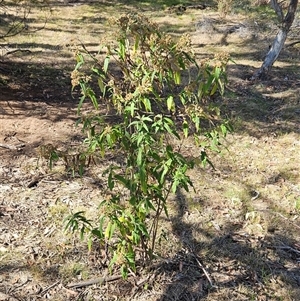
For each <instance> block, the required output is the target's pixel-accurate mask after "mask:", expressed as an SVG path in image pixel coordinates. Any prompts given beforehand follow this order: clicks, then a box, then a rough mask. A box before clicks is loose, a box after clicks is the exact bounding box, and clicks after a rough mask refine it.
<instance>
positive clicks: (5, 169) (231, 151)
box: [0, 1, 300, 301]
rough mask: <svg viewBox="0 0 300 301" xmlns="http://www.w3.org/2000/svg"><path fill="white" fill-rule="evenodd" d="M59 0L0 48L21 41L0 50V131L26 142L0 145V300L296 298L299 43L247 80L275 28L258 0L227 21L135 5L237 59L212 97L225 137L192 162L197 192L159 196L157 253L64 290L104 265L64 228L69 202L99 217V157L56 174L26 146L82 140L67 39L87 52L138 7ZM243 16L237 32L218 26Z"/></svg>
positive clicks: (202, 48) (299, 280)
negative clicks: (202, 159)
mask: <svg viewBox="0 0 300 301" xmlns="http://www.w3.org/2000/svg"><path fill="white" fill-rule="evenodd" d="M58 4H59V3H58V2H57V3H56V4H55V3H54V1H53V5H52V9H51V15H50V17H49V20H48V23H47V25H46V28H45V29H44V30H42V31H37V32H33V31H31V29H34V28H35V27H37V26H40V25H41V24H42V22H41V21H40V19H39V20H37V21H36V22H33V23H30V24H29V32H24V33H23V34H22V35H19V36H16V37H12V38H10V39H8V40H7V41H6V42H5V44H6V46H5V48H2V50H3V53H5V52H7V51H13V50H16V48H18V47H19V48H21V49H23V50H24V49H25V48H26V49H28V50H30V52H15V53H14V54H10V55H7V56H4V57H2V60H3V61H4V62H5V64H4V65H3V66H4V67H5V68H4V69H5V71H3V70H4V69H3V68H1V69H0V76H1V77H0V79H1V80H0V85H1V86H0V88H3V91H4V92H3V96H1V95H0V105H1V108H0V109H1V114H2V116H3V119H1V120H0V126H1V132H2V134H1V139H3V141H4V142H5V143H8V142H14V141H15V140H14V139H15V138H14V137H18V139H25V140H26V142H27V146H26V147H25V149H24V150H21V151H16V152H7V151H6V150H5V149H1V150H0V151H1V155H2V158H1V166H0V177H1V185H0V191H1V198H0V213H1V216H0V242H1V244H0V262H1V264H0V271H1V274H0V300H1V297H2V296H4V294H5V296H11V297H13V296H14V297H15V300H16V299H18V300H44V299H47V298H52V300H149V301H150V300H155V301H167V300H207V301H212V300H283V301H291V300H298V299H299V296H300V289H299V285H300V272H299V258H300V223H299V219H300V155H299V154H300V142H299V141H300V140H299V135H300V127H299V124H300V122H299V121H300V118H299V116H300V115H299V114H300V108H299V83H298V81H299V80H298V79H299V75H300V74H299V59H298V48H297V47H295V48H286V49H284V51H283V53H282V54H281V56H280V58H279V60H278V62H276V63H275V66H274V68H273V71H272V74H271V75H270V77H269V78H268V79H267V80H265V81H262V82H249V81H248V80H247V79H248V78H249V77H250V75H251V73H252V72H253V71H254V70H255V68H257V67H259V66H260V63H261V62H260V59H261V58H262V57H263V55H264V53H265V51H266V49H267V45H268V43H269V41H268V40H271V39H270V38H268V40H266V37H269V35H270V32H271V33H272V34H273V28H271V27H270V28H267V27H265V28H263V27H261V26H259V27H256V25H254V23H253V22H254V21H255V22H256V21H257V22H259V23H263V21H262V19H259V17H260V16H261V14H262V13H263V12H262V8H259V10H257V11H256V10H255V9H254V6H250V8H251V18H250V19H249V18H248V17H247V15H241V14H240V15H239V14H238V13H239V11H238V10H237V9H235V10H233V13H234V14H232V15H230V17H228V16H227V18H226V19H225V20H224V19H220V17H219V15H218V13H217V11H216V7H215V8H211V9H208V10H204V11H197V10H187V11H186V13H184V14H182V15H178V14H176V13H169V12H167V11H164V10H162V9H161V8H159V9H158V7H155V8H153V7H152V6H151V5H147V3H144V4H143V5H142V6H141V9H142V10H143V13H145V14H146V15H147V16H150V17H152V18H155V20H156V21H157V22H158V23H160V24H161V26H162V27H163V28H164V29H165V30H168V31H170V32H171V33H172V34H174V35H175V36H176V35H180V34H182V33H183V32H189V33H190V34H191V37H192V40H193V45H194V47H195V51H196V53H197V55H198V57H199V58H201V57H204V56H206V55H209V56H210V55H212V54H213V53H214V52H215V51H220V52H221V51H228V52H230V53H231V55H232V58H233V60H234V61H235V63H234V64H231V65H230V67H229V85H228V90H227V92H226V94H225V96H224V98H223V99H222V107H223V109H224V112H225V113H226V114H227V115H228V116H229V117H230V118H231V119H232V121H233V124H234V127H235V133H234V134H233V135H231V136H228V137H227V140H226V141H224V144H225V146H226V147H227V149H226V150H225V149H224V150H223V152H222V153H221V154H218V155H215V156H214V157H213V162H214V164H215V167H216V169H215V170H213V169H205V170H204V169H202V168H201V167H197V168H195V169H194V170H193V171H192V172H191V177H192V179H193V181H194V183H195V188H196V192H190V193H183V192H181V191H179V192H178V193H177V195H174V196H173V197H172V198H171V199H170V200H169V207H170V216H169V217H168V218H167V217H164V218H162V228H161V229H160V233H159V235H160V236H159V244H158V247H157V254H158V259H157V261H156V262H154V263H153V265H152V266H151V267H149V268H148V269H146V270H141V271H140V274H139V276H138V277H136V278H129V280H128V281H122V280H119V281H117V282H108V283H106V284H104V285H102V286H99V285H93V286H88V287H83V288H78V289H76V288H67V285H68V284H69V283H70V282H76V281H80V280H84V279H89V278H93V277H98V276H99V275H102V274H103V273H104V272H105V271H106V264H107V262H106V258H105V256H106V255H105V252H104V251H103V250H101V249H100V246H98V245H97V243H96V242H95V244H94V248H93V250H92V251H91V252H89V253H88V252H87V248H86V244H85V242H81V241H80V240H79V239H78V237H73V236H72V235H71V234H70V233H65V232H64V231H63V225H62V220H63V219H64V218H65V217H66V215H68V214H69V212H71V211H77V210H86V211H87V214H88V216H89V217H91V218H93V217H95V216H96V215H97V206H98V204H99V201H101V200H102V199H103V198H104V196H105V189H104V188H105V186H104V184H103V179H102V177H101V173H102V170H103V168H104V166H102V165H100V166H99V165H98V166H93V167H91V168H90V169H89V171H88V174H87V175H86V176H84V177H83V178H82V179H80V178H76V177H75V178H72V177H71V176H70V175H66V174H62V173H61V168H60V166H59V165H58V166H57V169H56V170H55V169H54V171H55V172H54V171H52V172H51V171H49V170H48V169H47V167H46V162H44V161H43V162H40V163H39V165H37V164H36V163H37V154H36V153H35V151H34V149H35V148H36V147H37V146H38V145H39V144H41V143H45V142H47V143H48V142H49V143H56V144H58V146H61V147H64V146H66V145H68V143H69V142H72V143H77V144H78V141H80V140H81V139H82V136H81V133H80V131H79V130H78V129H75V128H74V127H73V126H72V124H73V123H74V119H75V118H76V115H75V110H76V101H77V100H76V98H75V101H74V99H72V98H71V97H70V93H69V91H70V80H69V72H70V70H72V68H73V66H74V62H73V53H72V49H74V47H76V46H77V45H79V41H81V42H82V43H84V44H85V45H87V47H89V48H90V49H92V50H96V49H97V47H98V43H99V41H100V40H101V36H102V35H103V33H104V32H106V31H107V30H109V29H108V27H107V24H106V21H107V19H108V18H109V17H110V16H112V15H115V14H118V12H120V11H122V12H127V11H139V10H140V9H139V8H138V6H137V5H136V3H134V2H132V3H131V2H129V4H126V5H125V4H122V5H119V6H115V5H111V3H110V2H108V1H102V2H101V3H100V4H96V3H95V2H94V3H80V5H61V4H59V5H58ZM250 8H249V11H250ZM267 13H268V11H267ZM32 16H33V17H41V16H42V13H41V11H36V12H35V13H34V14H33V15H32ZM256 16H257V19H256ZM266 16H268V14H266ZM241 20H242V22H243V24H244V25H245V27H243V28H244V29H243V30H238V31H236V32H233V33H232V34H226V30H227V29H230V28H232V26H234V25H237V24H240V22H241ZM31 26H32V27H31ZM265 41H266V42H265ZM7 62H9V64H7ZM8 66H9V69H6V68H7V67H8ZM7 70H9V71H7ZM24 86H25V87H26V89H25V88H24ZM74 96H75V97H76V94H74ZM9 106H10V107H11V108H10V107H9ZM9 112H10V113H9ZM58 116H59V117H58ZM49 128H50V129H51V130H49ZM37 129H38V130H37ZM12 132H16V133H17V134H14V135H13V133H12ZM3 141H1V143H2V142H3ZM185 145H186V146H187V149H186V152H187V153H190V154H193V153H195V152H197V150H196V149H193V146H192V145H191V144H189V141H187V143H186V144H185ZM35 176H39V177H41V178H40V180H39V181H38V183H37V186H35V187H33V188H28V186H27V185H28V183H29V182H30V181H31V180H32V178H33V177H35ZM200 264H202V265H203V267H201V265H200ZM204 270H205V271H206V272H207V274H208V276H209V277H210V280H211V282H212V284H213V286H211V285H210V283H209V280H208V278H207V276H205V273H204ZM141 280H145V281H144V282H143V283H142V284H140V283H139V281H141ZM52 284H53V285H54V286H53V287H50V286H51V285H52ZM1 294H3V295H1Z"/></svg>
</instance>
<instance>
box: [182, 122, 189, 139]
mask: <svg viewBox="0 0 300 301" xmlns="http://www.w3.org/2000/svg"><path fill="white" fill-rule="evenodd" d="M182 128H183V135H184V137H185V138H187V137H188V135H189V124H188V122H187V121H186V120H184V121H183V124H182Z"/></svg>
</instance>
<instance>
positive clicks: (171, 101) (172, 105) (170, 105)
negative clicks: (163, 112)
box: [167, 95, 175, 112]
mask: <svg viewBox="0 0 300 301" xmlns="http://www.w3.org/2000/svg"><path fill="white" fill-rule="evenodd" d="M167 107H168V110H169V111H171V112H175V103H174V98H173V96H172V95H170V96H169V97H168V99H167Z"/></svg>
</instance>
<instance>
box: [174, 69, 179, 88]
mask: <svg viewBox="0 0 300 301" xmlns="http://www.w3.org/2000/svg"><path fill="white" fill-rule="evenodd" d="M174 82H175V84H176V85H180V83H181V75H180V72H179V71H175V72H174Z"/></svg>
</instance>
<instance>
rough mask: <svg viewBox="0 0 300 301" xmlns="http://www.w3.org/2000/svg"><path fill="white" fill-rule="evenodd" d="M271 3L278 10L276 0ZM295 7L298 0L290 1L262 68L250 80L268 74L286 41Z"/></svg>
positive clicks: (293, 17)
mask: <svg viewBox="0 0 300 301" xmlns="http://www.w3.org/2000/svg"><path fill="white" fill-rule="evenodd" d="M273 3H274V4H275V6H276V9H278V7H279V5H278V3H277V0H273V1H272V4H273ZM297 5H298V0H290V4H289V7H288V11H287V14H286V16H285V18H284V19H283V20H282V25H281V29H280V30H279V32H278V34H277V36H276V38H275V40H274V42H273V44H272V46H271V48H270V50H269V52H268V53H267V55H266V57H265V60H264V62H263V64H262V66H261V67H260V69H259V70H258V71H257V72H256V73H255V74H254V75H253V76H252V78H251V79H252V80H254V79H258V78H262V77H264V76H266V75H267V74H268V72H269V71H270V69H271V67H272V65H273V64H274V62H275V61H276V60H277V58H278V56H279V54H280V52H281V50H282V48H283V45H284V43H285V41H286V38H287V35H288V32H289V30H290V28H291V26H292V24H293V22H294V19H295V13H296V9H297ZM273 7H274V6H273ZM274 9H275V7H274ZM280 9H281V8H280ZM276 13H277V14H280V12H278V11H276ZM281 15H282V16H283V13H282V11H281Z"/></svg>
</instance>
